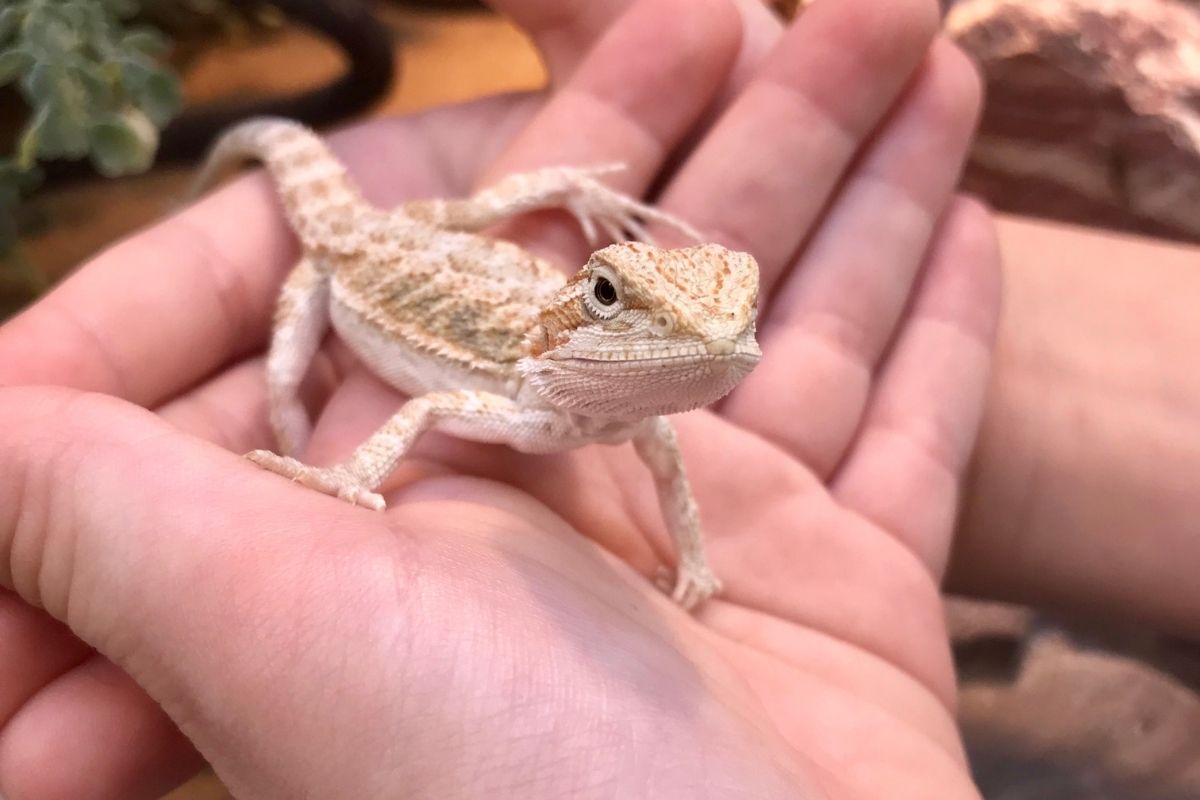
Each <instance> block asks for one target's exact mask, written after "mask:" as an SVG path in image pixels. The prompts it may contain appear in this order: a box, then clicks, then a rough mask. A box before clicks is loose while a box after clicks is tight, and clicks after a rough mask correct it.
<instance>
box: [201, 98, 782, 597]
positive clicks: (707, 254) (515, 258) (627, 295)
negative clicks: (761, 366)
mask: <svg viewBox="0 0 1200 800" xmlns="http://www.w3.org/2000/svg"><path fill="white" fill-rule="evenodd" d="M250 157H253V158H257V159H258V160H260V161H263V162H264V163H265V164H266V166H267V169H268V171H269V172H270V173H271V175H272V177H273V178H274V181H275V183H276V185H277V188H278V191H279V194H280V196H281V198H282V202H283V206H284V210H285V212H286V214H287V217H288V219H289V221H290V223H291V225H292V227H293V228H294V230H295V231H296V233H297V235H298V236H299V239H300V242H301V245H302V257H301V258H300V261H299V263H298V264H297V265H296V267H295V269H293V271H292V272H291V274H290V275H289V276H288V278H287V280H286V282H285V283H284V285H283V289H282V292H281V294H280V298H279V302H278V308H277V313H276V318H275V326H274V335H273V338H272V341H271V346H270V352H269V355H268V359H267V384H268V394H269V398H270V409H271V412H270V413H271V424H272V427H273V428H274V430H275V433H276V435H277V437H278V441H279V446H280V449H281V451H282V452H283V453H285V454H289V455H290V454H295V453H298V452H300V451H301V450H302V448H303V447H304V446H305V444H306V442H307V439H308V436H309V432H310V424H311V423H310V421H309V419H308V417H307V414H306V412H305V410H304V407H303V405H302V404H301V402H300V400H299V397H298V388H299V385H300V382H301V379H302V378H303V377H304V374H305V372H306V370H307V368H308V365H309V363H310V361H311V360H312V358H313V356H314V354H315V353H316V352H317V348H318V347H319V345H320V342H321V339H322V337H323V335H324V333H325V331H326V329H327V328H328V327H329V326H330V325H331V324H332V326H333V328H334V330H336V331H337V333H338V334H339V335H340V336H341V337H342V339H343V340H345V341H346V343H347V344H348V345H349V346H350V347H351V348H352V349H353V351H354V352H355V353H356V354H357V355H358V357H359V358H360V359H361V360H362V361H363V362H364V363H365V364H366V365H367V366H368V367H369V368H370V369H372V370H373V371H374V372H376V373H377V374H378V375H379V376H380V377H382V378H383V379H384V380H386V381H387V382H388V383H390V384H391V385H392V386H394V387H396V388H397V389H399V390H400V391H402V392H404V393H406V394H408V395H409V396H410V397H411V398H412V399H411V400H409V401H408V402H406V403H404V405H403V406H401V408H400V410H399V411H398V412H396V414H395V416H393V417H392V418H391V419H390V420H389V421H388V422H387V423H386V424H384V426H383V427H382V428H380V429H379V430H378V431H377V432H376V433H374V434H373V435H372V436H371V437H370V438H369V439H367V441H366V442H364V443H363V444H362V445H360V446H359V447H358V448H357V449H356V450H355V451H354V452H353V454H352V455H351V456H350V458H349V459H348V460H347V461H345V462H344V463H342V464H339V465H336V466H333V467H326V468H319V467H313V466H308V465H305V464H303V463H301V462H300V461H298V460H296V459H294V458H291V457H288V456H287V455H284V456H280V455H276V454H274V453H271V452H268V451H264V450H258V451H255V452H252V453H249V454H248V458H249V459H250V460H251V461H253V462H255V463H256V464H259V465H261V466H263V467H265V468H267V469H269V470H272V471H274V472H277V473H279V474H280V475H283V476H286V477H288V478H291V479H292V480H295V481H298V482H300V483H302V484H304V485H306V486H309V487H312V488H314V489H317V490H319V491H322V492H325V493H327V494H331V495H335V496H337V497H340V498H342V499H344V500H347V501H349V502H351V503H356V504H360V505H364V506H367V507H368V508H373V509H382V508H383V507H384V501H383V498H382V497H380V496H379V495H378V494H376V493H375V490H376V489H377V488H378V487H379V486H380V484H381V483H382V482H383V480H384V479H385V478H386V477H387V475H388V474H389V473H390V472H391V471H392V470H393V469H394V468H395V466H396V465H397V463H398V462H399V461H400V459H402V458H403V457H404V455H405V453H407V452H408V450H409V448H410V447H412V445H413V443H414V441H415V440H416V439H417V437H418V436H420V435H421V433H423V432H424V431H426V430H429V429H431V428H436V429H438V430H441V431H446V432H449V433H451V434H454V435H456V436H459V437H462V438H465V439H471V440H475V441H480V442H499V443H504V444H508V445H509V446H511V447H513V448H515V449H517V450H520V451H523V452H528V453H548V452H554V451H561V450H567V449H571V448H575V447H579V446H582V445H585V444H588V443H592V442H602V443H606V444H616V443H620V442H625V441H632V442H633V445H634V447H635V449H636V451H637V453H638V455H639V456H640V457H641V459H642V460H643V461H644V462H645V464H646V465H647V467H649V469H650V471H651V473H653V476H654V480H655V486H656V488H657V491H658V496H659V501H660V505H661V507H662V513H663V515H664V517H665V519H666V524H667V528H668V530H669V532H670V534H671V537H672V540H673V542H674V545H675V548H676V552H677V560H678V565H677V569H676V573H675V581H674V586H673V588H672V589H671V596H672V597H673V599H674V600H675V601H676V602H678V603H680V604H681V605H683V606H684V607H685V608H691V607H692V606H694V605H696V604H697V603H699V602H701V601H703V600H705V599H706V598H708V597H709V596H710V595H712V594H713V593H714V592H716V591H717V590H718V589H719V588H720V582H719V581H718V580H717V578H716V576H715V575H714V574H713V572H712V570H711V569H710V568H709V565H708V561H707V559H706V557H705V554H704V545H703V540H702V537H701V532H700V524H699V518H698V515H697V511H696V503H695V501H694V500H693V498H692V493H691V489H690V487H689V485H688V481H687V477H686V474H685V472H684V467H683V462H682V460H681V457H680V452H679V446H678V444H677V442H676V438H675V433H674V431H673V429H672V427H671V425H670V424H669V423H668V422H667V421H666V419H664V418H663V416H662V415H664V414H673V413H678V412H683V411H688V410H690V409H694V408H698V407H700V406H703V405H706V404H708V403H711V402H713V401H715V400H717V399H718V398H720V397H722V396H723V395H725V394H726V393H727V392H729V391H730V390H731V389H732V388H733V387H734V385H735V384H736V383H737V382H738V381H739V380H741V379H742V378H743V377H744V376H745V375H746V374H747V373H748V372H749V371H750V370H751V369H752V368H753V367H754V365H755V364H756V363H758V360H759V358H760V356H761V352H760V350H759V349H758V344H757V343H756V341H755V338H754V325H755V307H756V302H757V297H758V265H757V263H756V262H755V261H754V259H753V258H752V257H751V256H749V255H747V254H745V253H737V252H733V251H730V250H727V249H725V248H723V247H720V246H718V245H715V244H706V245H702V246H698V247H689V248H684V249H678V250H663V249H659V248H657V247H654V246H652V245H650V244H643V243H639V242H625V243H621V244H613V245H609V246H608V247H605V248H603V249H601V250H597V251H596V252H595V253H593V254H592V256H591V258H590V259H589V260H588V262H587V264H586V265H584V267H583V269H582V270H580V271H579V272H578V273H577V274H576V275H575V276H574V277H572V278H570V279H569V280H566V279H564V277H563V276H562V274H561V273H559V272H558V271H557V270H556V269H554V268H553V267H552V266H551V265H550V264H549V263H547V262H546V261H544V260H542V259H540V258H538V257H537V256H534V255H532V254H531V253H529V252H527V251H525V250H523V249H522V248H520V247H518V246H517V245H515V244H513V243H511V242H507V241H502V240H498V239H494V238H490V237H487V236H484V235H480V234H479V233H477V231H479V230H481V229H483V228H486V227H487V226H489V225H493V224H495V223H497V222H499V221H501V220H503V219H505V218H507V217H510V216H513V215H517V214H521V213H525V212H528V211H533V210H537V209H547V208H562V209H565V210H567V211H569V212H570V213H572V214H573V215H574V216H575V217H576V218H577V219H578V220H579V222H580V224H581V226H582V227H583V230H584V232H585V233H586V234H587V235H588V236H589V238H591V239H593V244H594V238H595V236H596V228H597V226H599V228H600V229H602V230H603V231H604V232H605V233H606V234H608V235H609V236H610V237H611V238H613V239H621V238H623V231H625V230H628V231H630V232H632V233H634V234H636V235H639V237H640V238H642V239H646V238H648V237H647V236H646V232H645V230H644V229H643V228H642V227H641V225H640V223H639V222H638V220H639V218H640V219H642V220H646V221H652V222H658V223H663V224H667V225H672V226H674V227H676V228H679V229H681V230H683V231H685V232H689V231H690V229H689V228H688V227H687V226H686V225H685V224H684V223H682V222H680V221H678V220H675V219H674V218H672V217H670V216H668V215H667V214H664V213H662V212H660V211H657V210H655V209H652V208H650V207H648V206H646V205H643V204H642V203H639V202H637V201H636V200H634V199H633V198H631V197H628V196H626V195H623V194H620V193H618V192H616V191H614V190H612V189H609V188H608V187H606V186H604V185H603V184H601V183H599V182H598V181H597V180H596V179H595V176H596V175H598V174H602V173H604V172H608V171H611V169H614V168H615V167H600V168H593V169H579V168H571V167H555V168H548V169H541V170H537V171H534V172H529V173H524V174H519V175H513V176H511V177H508V178H506V179H504V180H502V181H500V182H499V183H497V184H496V185H494V186H492V187H491V188H489V189H485V190H483V191H481V192H479V193H478V194H476V195H475V196H473V197H470V198H467V199H461V200H427V201H418V202H411V203H407V204H405V205H403V206H401V207H399V208H397V209H395V210H391V211H385V210H382V209H378V208H375V207H373V206H370V205H368V204H367V203H366V202H365V201H364V200H363V199H362V198H361V197H360V195H359V194H358V192H357V190H356V189H355V188H354V187H353V186H352V184H351V182H350V181H349V179H348V177H347V175H346V171H345V169H344V167H342V166H341V164H340V163H339V162H338V161H337V160H336V159H335V158H334V156H333V155H332V153H330V152H329V150H328V149H327V148H326V147H325V145H324V143H323V142H322V141H321V140H320V139H319V138H318V137H317V136H316V134H314V133H313V132H311V131H310V130H308V129H307V128H304V127H302V126H301V125H299V124H296V123H293V122H290V121H286V120H281V119H256V120H251V121H249V122H245V123H243V124H240V125H238V126H236V127H235V128H233V129H231V130H230V131H229V132H227V133H226V134H225V135H224V136H223V137H222V138H221V139H220V141H219V142H218V143H217V144H216V146H215V147H214V149H213V152H212V154H211V155H210V156H209V159H208V162H207V164H206V165H205V167H204V169H203V170H202V171H201V174H200V177H199V178H198V179H197V185H198V186H200V187H203V186H204V185H206V184H207V183H209V182H210V179H211V178H213V177H215V176H216V175H217V174H218V173H219V172H220V171H222V170H223V169H224V168H225V167H227V166H231V165H232V163H233V162H235V161H240V160H242V159H245V158H250ZM616 168H619V167H616ZM696 238H699V237H698V236H697V237H696Z"/></svg>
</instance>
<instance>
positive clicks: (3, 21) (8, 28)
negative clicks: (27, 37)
mask: <svg viewBox="0 0 1200 800" xmlns="http://www.w3.org/2000/svg"><path fill="white" fill-rule="evenodd" d="M21 14H22V9H20V8H13V7H11V6H10V7H8V8H6V9H4V10H0V43H2V42H4V41H6V40H7V39H9V38H10V37H11V36H12V35H13V34H14V33H16V32H17V27H18V26H19V25H20V24H21Z"/></svg>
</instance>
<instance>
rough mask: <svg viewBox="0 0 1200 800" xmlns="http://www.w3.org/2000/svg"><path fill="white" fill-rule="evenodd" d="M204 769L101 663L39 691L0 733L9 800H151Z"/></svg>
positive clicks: (0, 784) (1, 784) (154, 711)
mask: <svg viewBox="0 0 1200 800" xmlns="http://www.w3.org/2000/svg"><path fill="white" fill-rule="evenodd" d="M202 765H203V761H202V759H201V758H200V757H199V755H197V753H196V751H195V749H194V748H193V747H192V746H191V744H190V743H189V742H188V740H187V739H186V738H184V736H183V734H181V733H180V732H179V729H178V728H177V727H175V725H174V723H172V722H171V720H170V719H169V718H168V717H167V715H166V714H164V713H163V711H162V709H161V708H159V707H158V705H157V704H155V703H154V701H152V700H151V699H150V698H149V697H148V696H147V695H146V693H145V692H143V691H142V690H141V689H140V688H139V687H138V686H137V684H135V683H134V682H133V681H132V680H130V679H129V677H128V676H127V675H125V673H123V672H121V671H120V670H119V669H117V668H116V667H114V666H113V665H112V664H111V663H109V662H108V661H106V660H105V659H103V658H100V657H99V656H95V657H93V658H91V659H89V660H88V661H86V662H84V663H83V664H80V665H79V666H77V667H75V668H74V669H72V670H71V671H70V672H68V673H66V674H65V675H63V676H62V677H60V678H58V679H57V680H55V681H54V682H53V683H51V684H50V685H49V686H47V687H46V688H44V689H42V691H40V692H39V693H38V694H37V695H36V696H35V697H34V698H32V699H31V700H30V701H29V702H27V703H26V704H25V705H24V706H23V707H22V708H21V710H20V712H19V713H18V714H17V715H16V716H15V717H14V718H13V719H12V720H11V722H10V723H9V724H8V725H7V726H5V727H4V729H3V730H2V731H0V791H2V792H3V794H4V797H6V798H8V800H22V799H23V798H37V800H59V799H60V798H61V800H68V799H69V798H79V797H87V798H90V799H92V800H109V798H111V800H137V798H146V800H153V798H158V797H161V796H162V795H163V794H165V793H166V792H167V791H169V790H170V789H172V788H174V787H175V786H178V785H179V784H180V783H182V782H183V781H184V780H186V779H187V778H188V777H189V776H191V775H193V774H195V773H196V771H197V770H199V769H200V767H201V766H202Z"/></svg>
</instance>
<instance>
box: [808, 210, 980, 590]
mask: <svg viewBox="0 0 1200 800" xmlns="http://www.w3.org/2000/svg"><path fill="white" fill-rule="evenodd" d="M926 269H927V273H926V274H925V276H924V279H923V281H922V284H921V287H920V289H919V290H918V293H917V297H916V301H915V305H914V307H913V310H912V313H911V316H910V317H909V318H908V320H907V321H906V322H905V323H904V325H903V327H902V328H901V331H900V335H899V339H898V340H897V342H896V345H895V349H894V351H893V352H892V353H891V354H890V355H889V357H888V359H887V362H886V365H885V366H884V368H883V373H882V375H881V376H880V379H879V383H878V386H877V388H876V390H875V393H874V396H873V397H872V399H871V404H870V408H869V410H868V412H867V415H866V421H865V423H864V425H863V428H862V431H861V433H859V435H858V437H857V438H856V440H855V442H854V446H853V448H852V449H851V451H850V453H849V455H848V457H847V459H846V461H845V463H844V465H843V466H842V467H841V468H840V470H839V471H838V474H837V475H836V476H835V478H834V480H833V482H832V485H831V488H832V490H833V492H834V494H835V495H836V496H837V497H838V499H839V500H841V501H842V503H843V504H844V505H845V506H846V507H848V508H850V509H853V510H855V511H857V512H858V513H860V514H862V515H863V516H865V517H866V518H867V519H870V520H871V521H873V522H874V523H875V524H876V525H878V526H879V527H880V528H882V529H883V530H886V531H888V532H890V533H891V534H892V535H894V536H895V537H896V538H897V539H899V540H900V541H901V542H902V543H903V544H905V545H906V546H907V547H909V548H911V549H912V551H913V552H914V553H915V554H916V555H917V556H918V557H919V558H920V559H921V560H922V561H923V562H924V563H925V564H926V565H927V566H928V567H929V570H930V572H932V573H933V575H934V576H935V577H937V578H939V579H940V577H941V575H942V573H943V571H944V570H945V567H946V559H947V557H948V553H949V549H950V535H951V532H952V529H953V526H954V519H955V514H956V512H957V509H958V498H959V490H960V485H961V481H962V477H963V472H964V470H965V469H966V462H967V457H968V455H969V453H970V451H971V447H972V446H973V444H974V441H975V435H976V431H977V430H978V427H979V419H980V416H981V415H982V413H983V397H984V392H985V390H986V388H987V375H988V369H989V366H990V364H991V352H992V340H993V338H994V335H995V329H996V323H997V319H998V316H999V311H1000V255H999V248H998V245H997V242H996V234H995V226H994V224H993V222H992V219H991V216H990V215H989V214H988V212H987V210H986V209H984V208H983V207H981V206H979V205H977V204H976V203H974V202H971V201H968V200H959V201H958V202H956V203H955V204H954V205H953V206H952V207H951V208H950V210H949V211H948V212H947V215H946V217H945V219H944V221H943V222H942V225H941V228H940V230H939V235H938V237H937V240H936V243H935V246H934V249H933V251H932V252H931V254H930V257H929V263H928V266H927V268H926Z"/></svg>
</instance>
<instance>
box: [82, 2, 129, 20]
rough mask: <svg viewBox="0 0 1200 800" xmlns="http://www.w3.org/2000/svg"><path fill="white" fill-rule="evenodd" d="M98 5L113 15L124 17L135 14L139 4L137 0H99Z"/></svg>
mask: <svg viewBox="0 0 1200 800" xmlns="http://www.w3.org/2000/svg"><path fill="white" fill-rule="evenodd" d="M93 1H94V0H93ZM100 5H101V6H103V8H104V10H105V11H107V12H108V13H109V14H112V15H113V16H114V17H117V18H119V19H124V18H125V17H131V16H133V15H134V14H136V13H137V12H138V5H139V4H138V0H101V2H100Z"/></svg>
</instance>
